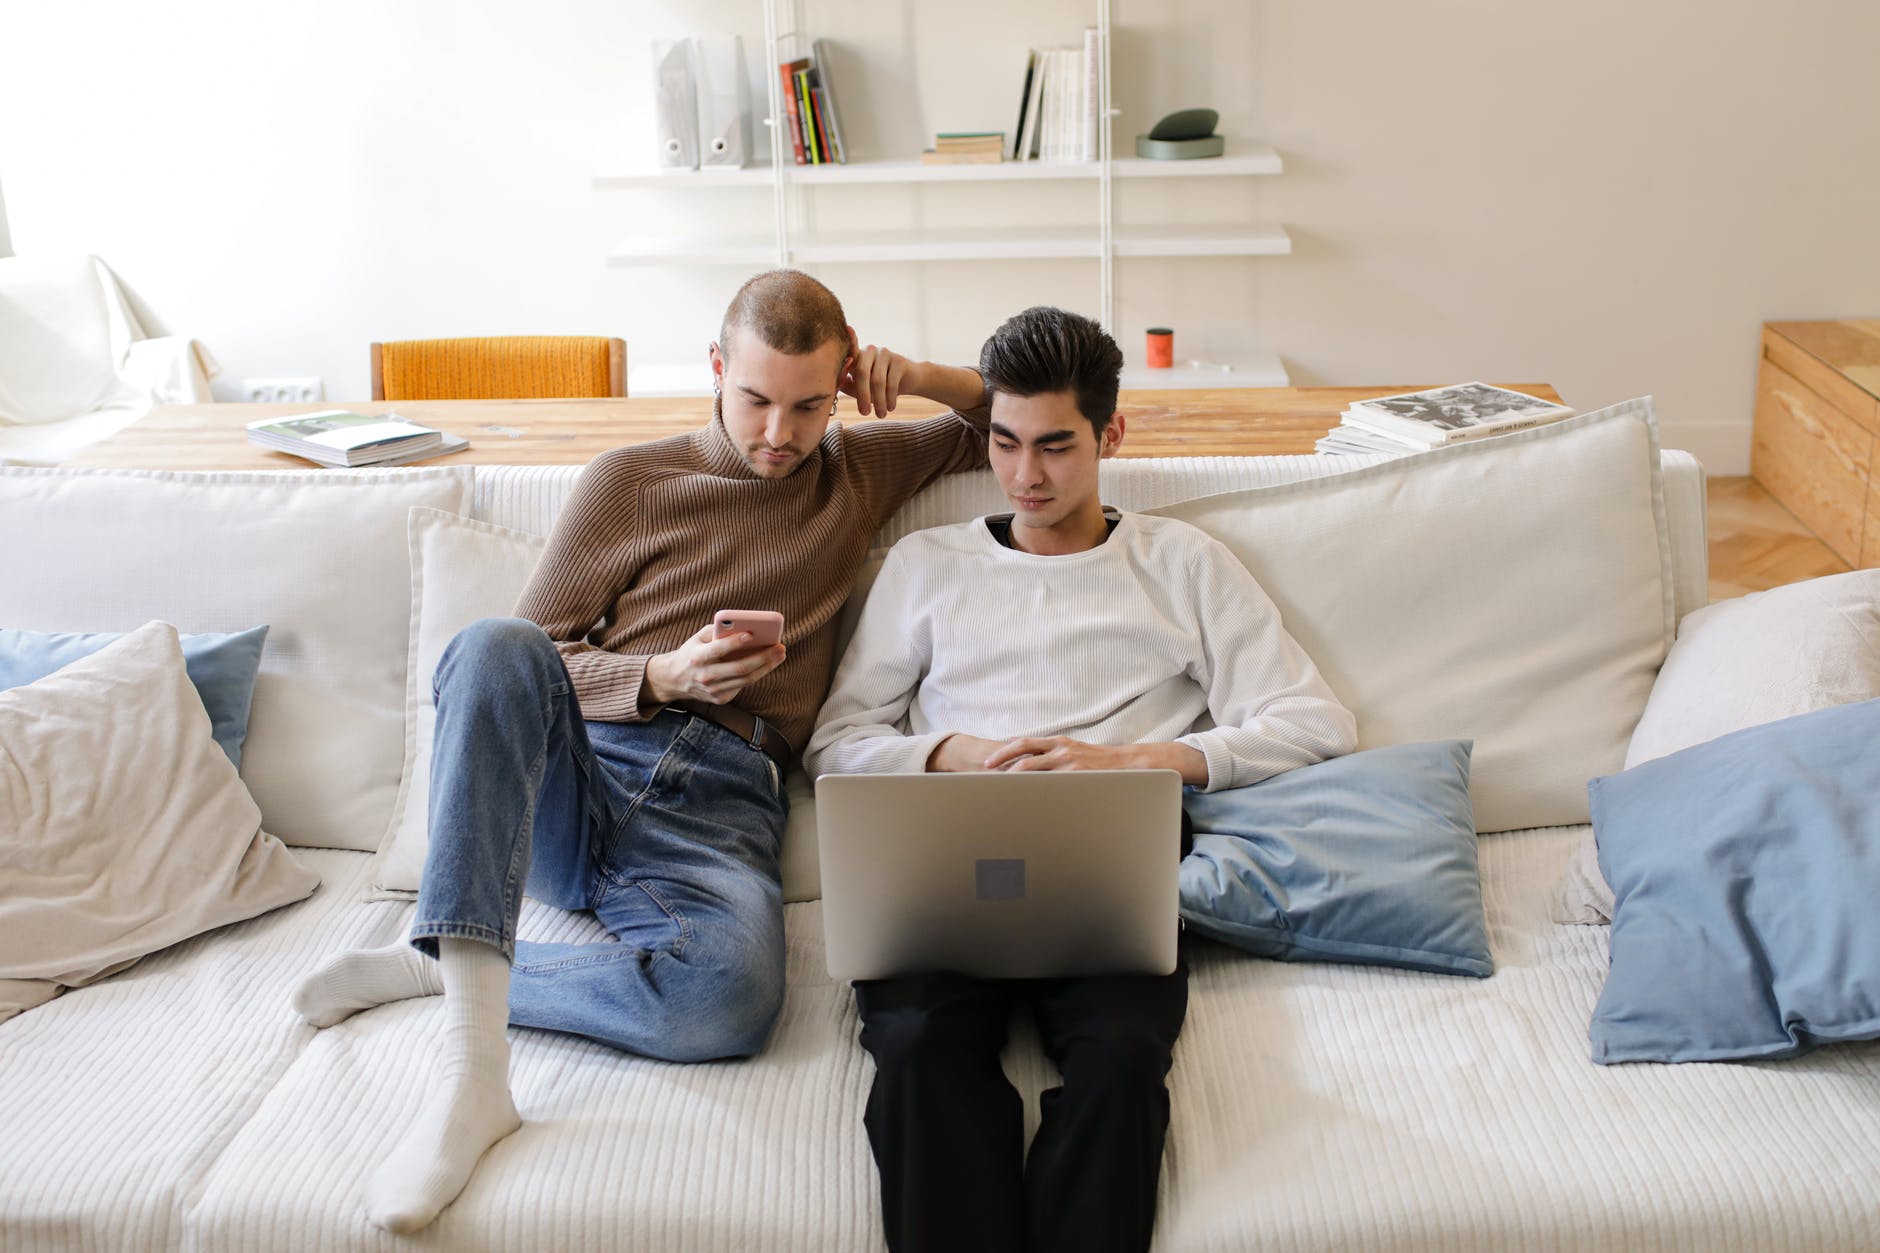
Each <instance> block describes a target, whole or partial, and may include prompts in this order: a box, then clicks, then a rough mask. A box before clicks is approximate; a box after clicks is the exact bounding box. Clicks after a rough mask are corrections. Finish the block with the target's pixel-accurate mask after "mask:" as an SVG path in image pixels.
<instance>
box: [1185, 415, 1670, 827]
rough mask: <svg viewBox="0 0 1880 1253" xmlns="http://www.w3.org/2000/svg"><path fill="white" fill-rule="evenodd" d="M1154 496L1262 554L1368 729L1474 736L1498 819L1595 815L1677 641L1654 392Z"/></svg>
mask: <svg viewBox="0 0 1880 1253" xmlns="http://www.w3.org/2000/svg"><path fill="white" fill-rule="evenodd" d="M1151 512H1154V513H1160V514H1164V515H1167V516H1170V517H1176V518H1181V519H1183V520H1185V521H1188V522H1192V523H1193V524H1195V525H1196V526H1199V527H1201V528H1202V529H1203V530H1205V531H1208V532H1209V533H1210V534H1212V535H1214V536H1215V538H1217V539H1219V540H1221V541H1222V542H1223V543H1225V544H1226V545H1227V546H1228V548H1230V549H1232V550H1233V552H1234V554H1235V555H1236V556H1237V557H1239V558H1240V560H1241V561H1242V562H1243V563H1244V564H1245V565H1246V566H1247V568H1248V569H1249V570H1250V571H1252V572H1253V576H1254V577H1255V578H1256V579H1258V580H1259V582H1260V586H1261V587H1262V588H1264V589H1265V591H1266V592H1267V594H1268V595H1269V596H1271V597H1272V598H1273V600H1274V603H1276V604H1277V605H1278V606H1279V608H1280V614H1281V616H1282V618H1283V619H1284V621H1285V623H1286V629H1287V630H1288V631H1290V632H1291V633H1292V635H1293V637H1294V638H1295V639H1297V640H1298V641H1299V643H1300V645H1301V646H1302V647H1304V649H1305V650H1306V652H1307V653H1308V654H1309V655H1310V656H1311V657H1312V659H1313V661H1315V662H1316V663H1317V664H1318V667H1319V671H1320V673H1322V674H1323V675H1324V676H1325V679H1326V682H1328V683H1329V684H1331V686H1332V690H1333V691H1335V692H1336V693H1338V696H1339V699H1341V700H1342V701H1343V702H1344V703H1345V705H1346V706H1347V707H1348V708H1349V709H1351V710H1352V712H1354V713H1355V714H1357V716H1358V739H1359V747H1361V748H1374V747H1378V746H1380V745H1385V744H1410V743H1418V742H1421V741H1427V740H1445V739H1465V740H1473V741H1474V742H1475V750H1474V755H1473V758H1472V763H1471V772H1470V791H1471V794H1472V795H1473V797H1474V801H1475V825H1476V829H1477V830H1479V831H1506V830H1513V829H1515V828H1520V827H1540V826H1554V825H1562V824H1571V823H1582V822H1585V821H1586V820H1587V802H1586V784H1587V781H1588V780H1589V779H1591V778H1593V777H1595V776H1597V775H1602V774H1610V773H1612V772H1613V771H1615V770H1617V769H1619V768H1620V767H1621V766H1622V765H1623V764H1624V761H1625V750H1626V743H1627V741H1628V740H1629V739H1630V738H1631V735H1632V728H1633V727H1634V726H1635V725H1636V724H1637V722H1638V719H1639V714H1640V712H1641V711H1643V709H1644V708H1645V701H1646V698H1647V696H1649V695H1650V693H1651V686H1652V679H1653V677H1654V676H1655V675H1656V674H1657V671H1658V666H1659V664H1660V663H1661V662H1663V660H1664V657H1665V650H1666V649H1667V648H1668V647H1669V646H1670V642H1671V636H1672V630H1673V623H1674V617H1673V601H1672V590H1671V575H1670V551H1669V545H1668V541H1667V539H1666V528H1665V522H1664V507H1663V498H1662V494H1661V487H1660V483H1659V472H1658V439H1657V428H1656V423H1655V421H1654V419H1653V417H1652V409H1651V403H1650V401H1649V400H1634V401H1627V402H1625V403H1624V404H1620V405H1614V406H1612V407H1610V408H1607V409H1602V410H1599V411H1597V412H1594V413H1588V414H1582V415H1581V416H1579V417H1576V418H1569V419H1567V420H1566V421H1564V422H1559V423H1555V424H1553V425H1551V426H1544V427H1537V428H1534V429H1531V430H1527V431H1519V432H1515V433H1513V434H1509V435H1502V436H1498V437H1495V438H1493V439H1486V440H1476V441H1471V442H1468V443H1463V444H1460V445H1456V446H1453V447H1449V448H1442V449H1437V450H1435V451H1433V452H1429V453H1423V454H1419V455H1417V456H1414V457H1405V458H1401V459H1398V460H1396V461H1393V462H1388V463H1385V464H1382V465H1374V466H1368V467H1365V468H1362V469H1358V470H1354V471H1352V472H1350V473H1348V474H1339V475H1334V476H1331V477H1328V478H1323V479H1316V480H1311V481H1307V482H1299V483H1291V484H1286V485H1284V486H1280V487H1272V488H1264V489H1257V490H1253V491H1244V492H1232V493H1227V494H1224V495H1220V496H1209V497H1203V498H1202V499H1199V500H1192V501H1187V502H1185V503H1183V504H1179V505H1173V506H1170V507H1167V508H1164V509H1158V510H1152V511H1151Z"/></svg>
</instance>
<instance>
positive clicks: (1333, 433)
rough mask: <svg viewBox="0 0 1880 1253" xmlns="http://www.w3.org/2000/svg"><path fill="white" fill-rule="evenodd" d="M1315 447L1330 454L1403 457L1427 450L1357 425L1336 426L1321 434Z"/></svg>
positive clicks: (1418, 445)
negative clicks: (1380, 454)
mask: <svg viewBox="0 0 1880 1253" xmlns="http://www.w3.org/2000/svg"><path fill="white" fill-rule="evenodd" d="M1313 448H1314V449H1315V450H1317V451H1318V452H1321V453H1324V454H1327V455H1329V456H1346V455H1357V456H1366V457H1369V456H1375V455H1376V454H1378V453H1389V454H1390V455H1392V456H1396V457H1403V456H1408V455H1409V454H1410V453H1413V452H1427V451H1428V449H1426V448H1424V447H1423V446H1422V445H1421V444H1408V443H1405V442H1404V441H1402V440H1398V439H1391V438H1390V437H1389V436H1387V435H1378V434H1375V433H1374V432H1371V431H1366V430H1364V429H1362V428H1360V427H1355V426H1335V427H1333V428H1332V429H1331V430H1329V431H1327V432H1326V433H1325V434H1324V435H1323V436H1321V437H1320V438H1319V440H1318V442H1317V443H1315V444H1314V445H1313Z"/></svg>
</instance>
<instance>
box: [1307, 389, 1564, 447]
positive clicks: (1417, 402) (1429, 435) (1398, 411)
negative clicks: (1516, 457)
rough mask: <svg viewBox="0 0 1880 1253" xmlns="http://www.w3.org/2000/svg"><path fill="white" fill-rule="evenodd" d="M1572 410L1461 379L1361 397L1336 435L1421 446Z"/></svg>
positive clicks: (1372, 443) (1481, 435)
mask: <svg viewBox="0 0 1880 1253" xmlns="http://www.w3.org/2000/svg"><path fill="white" fill-rule="evenodd" d="M1573 413H1574V411H1573V409H1571V408H1569V407H1568V406H1566V405H1557V404H1555V403H1554V402H1552V401H1550V400H1540V399H1538V398H1536V397H1533V396H1529V395H1526V394H1524V393H1522V392H1517V391H1510V390H1509V389H1507V388H1505V387H1495V386H1492V385H1490V384H1488V383H1458V384H1455V385H1454V386H1450V387H1437V388H1431V389H1430V390H1428V391H1421V392H1406V393H1405V394H1403V395H1401V396H1380V397H1377V398H1376V399H1374V400H1361V401H1358V402H1357V403H1355V404H1353V405H1351V406H1350V407H1349V408H1347V409H1346V410H1345V412H1344V415H1343V416H1342V418H1341V419H1340V422H1339V425H1338V427H1337V428H1335V430H1334V431H1333V432H1332V435H1334V436H1335V437H1337V438H1338V439H1341V440H1344V441H1345V442H1347V443H1357V444H1361V445H1364V446H1366V447H1370V448H1374V449H1376V450H1377V451H1395V450H1396V449H1395V448H1394V447H1391V445H1392V444H1395V445H1396V446H1397V447H1403V448H1408V449H1411V450H1412V451H1416V450H1419V449H1427V448H1440V447H1442V446H1444V445H1445V444H1455V443H1461V442H1463V441H1465V440H1473V439H1485V438H1487V437H1488V436H1491V435H1500V434H1503V433H1504V432H1508V431H1518V430H1521V429H1523V428H1525V427H1530V426H1541V425H1544V424H1545V423H1548V422H1558V421H1560V419H1562V418H1569V417H1572V416H1573ZM1380 443H1382V444H1383V445H1384V446H1383V447H1379V445H1380Z"/></svg>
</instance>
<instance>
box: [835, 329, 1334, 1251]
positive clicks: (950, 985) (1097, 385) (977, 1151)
mask: <svg viewBox="0 0 1880 1253" xmlns="http://www.w3.org/2000/svg"><path fill="white" fill-rule="evenodd" d="M1121 369H1122V353H1121V352H1120V351H1119V350H1118V348H1117V346H1116V342H1115V341H1114V340H1113V339H1111V337H1110V336H1109V335H1108V334H1107V333H1106V332H1105V331H1104V330H1103V329H1102V328H1101V327H1100V326H1098V325H1097V324H1096V323H1094V322H1092V321H1090V320H1089V319H1088V318H1084V317H1081V316H1079V315H1077V314H1074V313H1068V312H1065V311H1063V310H1060V309H1050V308H1035V309H1028V310H1026V311H1025V312H1024V313H1021V314H1019V315H1017V316H1016V317H1013V318H1011V319H1010V320H1008V321H1007V322H1006V323H1005V324H1004V325H1002V326H1001V327H999V329H998V330H997V331H995V332H994V333H993V335H992V338H991V339H989V340H987V341H986V345H985V348H984V350H983V351H982V353H981V356H980V372H981V374H982V375H983V376H984V377H985V380H986V384H987V386H988V388H989V389H990V391H991V394H992V426H991V447H990V454H991V462H992V469H993V471H994V473H995V474H996V475H997V476H998V479H999V484H1000V486H1001V487H1002V488H1003V489H1004V491H1005V494H1006V497H1007V499H1008V500H1009V501H1010V502H1011V505H1012V513H1010V514H1009V515H997V516H993V517H987V518H980V519H977V520H975V521H973V522H970V523H966V524H964V525H960V526H948V527H937V528H935V529H932V530H928V531H921V532H918V533H916V534H914V535H910V536H908V537H907V538H906V539H904V540H902V541H901V542H900V543H899V544H897V545H895V547H894V550H893V551H892V552H890V553H889V554H888V558H887V561H886V562H885V564H884V565H883V566H882V570H881V574H880V576H879V578H878V579H877V581H876V583H875V586H874V589H873V591H872V592H871V594H870V596H869V599H868V603H867V605H866V607H865V608H864V610H863V612H862V616H861V619H860V621H859V623H858V624H857V627H856V632H855V637H854V639H853V641H852V642H851V643H850V645H849V650H848V653H847V655H846V656H845V657H844V658H843V660H842V663H841V666H840V668H839V669H838V670H837V672H836V678H835V685H834V687H833V689H832V690H831V692H830V695H829V698H828V700H827V701H826V702H825V703H824V705H823V708H822V712H821V714H820V715H819V716H818V718H817V730H816V733H815V735H814V736H813V737H812V739H811V741H810V744H809V748H808V750H807V751H806V753H805V755H804V759H805V764H806V766H807V768H808V770H809V772H810V774H811V775H812V776H814V775H816V774H820V773H825V772H826V773H835V774H847V773H885V772H897V771H898V772H918V771H923V770H925V771H940V770H1117V769H1132V768H1146V767H1163V768H1168V769H1173V770H1177V771H1179V772H1180V773H1181V776H1182V778H1183V780H1184V782H1185V783H1187V784H1188V785H1189V786H1191V787H1193V788H1196V789H1200V790H1205V791H1217V790H1219V789H1221V788H1229V787H1241V786H1245V785H1248V784H1252V783H1257V782H1259V781H1260V780H1262V779H1265V778H1268V777H1270V776H1272V775H1275V774H1278V773H1280V772H1281V771H1284V770H1290V769H1292V768H1293V767H1295V766H1303V765H1307V764H1309V763H1311V762H1315V761H1319V760H1322V759H1324V758H1326V757H1334V756H1338V755H1340V754H1342V753H1347V752H1350V751H1352V749H1353V748H1355V747H1356V744H1357V730H1356V723H1355V720H1354V719H1353V717H1352V715H1351V713H1350V712H1349V711H1348V710H1346V709H1345V708H1344V707H1343V706H1342V705H1340V704H1339V703H1338V699H1337V697H1335V696H1334V695H1333V694H1332V692H1331V690H1330V689H1329V688H1328V687H1327V686H1326V684H1325V682H1324V680H1323V679H1322V678H1321V677H1320V676H1319V673H1318V670H1317V668H1316V667H1314V666H1313V664H1312V661H1311V659H1310V658H1309V657H1307V656H1306V654H1305V652H1304V651H1303V650H1302V649H1301V648H1300V647H1299V645H1298V644H1297V643H1295V642H1294V640H1293V639H1292V637H1291V636H1290V635H1288V634H1287V633H1286V630H1285V628H1284V627H1283V626H1282V625H1281V623H1280V617H1279V612H1278V610H1277V609H1276V608H1275V607H1274V605H1273V602H1272V601H1271V600H1270V599H1269V598H1268V597H1267V596H1266V594H1265V593H1264V592H1262V591H1261V590H1260V587H1259V585H1258V584H1257V583H1255V582H1254V580H1253V577H1252V576H1251V575H1249V574H1248V573H1247V571H1246V568H1245V567H1243V566H1242V565H1241V564H1240V563H1239V562H1238V561H1237V560H1236V559H1235V558H1234V556H1233V555H1232V554H1231V553H1229V552H1228V550H1227V549H1226V548H1224V547H1223V546H1222V545H1221V544H1219V543H1218V542H1216V541H1215V540H1214V539H1212V538H1211V537H1209V536H1208V535H1206V534H1205V533H1203V532H1202V531H1200V530H1197V529H1196V528H1194V527H1191V526H1189V525H1188V524H1186V523H1183V522H1178V521H1175V520H1173V519H1166V518H1152V517H1145V516H1141V515H1136V514H1122V513H1117V512H1116V511H1114V510H1108V509H1105V508H1104V507H1103V504H1102V502H1101V500H1100V499H1099V498H1098V491H1097V488H1098V473H1097V470H1098V465H1099V463H1100V462H1101V461H1102V460H1103V459H1104V458H1106V457H1111V456H1114V455H1115V454H1116V451H1117V449H1118V448H1119V447H1121V445H1122V442H1123V429H1124V419H1123V415H1122V414H1120V413H1118V412H1116V396H1117V387H1118V379H1119V375H1120V372H1121ZM1187 978H1188V976H1187V968H1186V965H1185V964H1183V965H1181V966H1179V967H1178V968H1177V970H1176V972H1175V973H1174V974H1172V975H1167V976H1159V977H1158V976H1144V975H1116V976H1099V977H1089V978H1074V979H1038V980H982V979H973V978H968V977H966V976H963V975H959V974H955V973H949V972H937V973H934V974H929V975H917V976H913V977H908V978H898V979H885V980H874V981H867V982H860V983H857V984H856V986H855V995H856V1002H857V1006H858V1008H859V1010H860V1013H861V1018H862V1033H861V1041H862V1046H863V1047H864V1048H865V1049H867V1050H868V1052H869V1053H870V1054H871V1055H872V1056H873V1058H874V1060H875V1068H876V1069H875V1082H874V1087H873V1089H872V1090H871V1092H870V1094H869V1100H868V1108H867V1114H866V1119H865V1121H866V1124H867V1128H868V1137H869V1143H870V1145H871V1146H872V1148H873V1150H874V1154H875V1162H876V1165H877V1167H878V1168H879V1170H880V1174H881V1200H882V1210H883V1216H884V1220H885V1223H886V1227H887V1236H888V1243H889V1245H890V1246H891V1247H892V1248H893V1249H895V1250H897V1251H898V1253H907V1251H909V1250H916V1249H972V1250H974V1253H995V1251H998V1250H1007V1249H1011V1250H1018V1249H1031V1250H1040V1249H1077V1250H1096V1249H1146V1248H1147V1247H1148V1245H1149V1236H1150V1232H1151V1230H1152V1228H1153V1227H1154V1223H1155V1197H1156V1184H1157V1179H1158V1177H1159V1175H1160V1172H1161V1162H1162V1146H1163V1142H1164V1140H1165V1138H1166V1135H1167V1130H1168V1089H1167V1087H1166V1086H1165V1079H1166V1077H1167V1075H1168V1070H1169V1066H1170V1064H1171V1060H1172V1051H1173V1048H1174V1044H1175V1039H1176V1037H1177V1035H1179V1034H1180V1032H1181V1026H1182V1020H1183V1018H1184V1016H1185V1015H1186V1012H1187V1002H1188V985H1187ZM1020 1003H1023V1004H1029V1005H1030V1006H1031V1007H1032V1009H1033V1011H1034V1013H1035V1014H1036V1017H1037V1021H1038V1030H1039V1035H1040V1038H1041V1039H1042V1041H1043V1044H1044V1047H1045V1050H1046V1052H1047V1053H1048V1054H1049V1055H1050V1057H1051V1059H1052V1060H1053V1061H1054V1062H1055V1063H1056V1064H1057V1067H1058V1070H1059V1072H1060V1074H1061V1075H1062V1076H1063V1086H1061V1087H1059V1088H1056V1089H1053V1090H1052V1091H1049V1092H1046V1093H1045V1094H1044V1098H1043V1120H1042V1122H1041V1124H1040V1126H1039V1128H1038V1133H1037V1137H1036V1139H1035V1140H1034V1142H1033V1144H1032V1148H1031V1154H1030V1157H1029V1158H1026V1157H1025V1155H1024V1150H1023V1125H1022V1105H1021V1102H1020V1100H1019V1097H1018V1094H1017V1093H1016V1092H1015V1091H1014V1090H1013V1089H1012V1086H1011V1084H1010V1083H1008V1082H1007V1081H1006V1078H1005V1075H1004V1073H1003V1071H1002V1070H1001V1068H1000V1065H999V1052H1000V1049H1001V1047H1002V1046H1003V1044H1004V1042H1005V1035H1006V1025H1007V1020H1008V1018H1009V1015H1010V1012H1011V1009H1012V1007H1013V1006H1014V1005H1015V1004H1020Z"/></svg>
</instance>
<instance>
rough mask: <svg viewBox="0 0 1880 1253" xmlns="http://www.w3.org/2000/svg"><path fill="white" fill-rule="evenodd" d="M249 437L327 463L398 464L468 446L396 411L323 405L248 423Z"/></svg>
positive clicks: (282, 450) (358, 464)
mask: <svg viewBox="0 0 1880 1253" xmlns="http://www.w3.org/2000/svg"><path fill="white" fill-rule="evenodd" d="M247 429H248V441H249V442H250V443H253V444H259V445H261V446H262V447H264V448H273V449H277V450H279V451H281V452H285V453H291V454H292V455H294V456H296V457H305V458H306V459H307V460H309V461H317V462H319V463H320V464H321V465H328V466H365V465H402V464H404V463H406V462H409V461H418V460H422V459H424V458H426V457H437V456H442V455H443V454H445V453H450V452H456V451H457V450H458V449H460V448H467V447H469V443H468V441H466V440H462V439H458V438H457V437H455V436H447V435H445V434H444V433H443V432H442V431H439V430H436V429H434V428H432V427H428V426H422V425H420V424H418V423H416V422H412V421H410V420H408V419H406V418H401V417H399V416H398V415H397V414H395V413H386V414H365V413H352V412H349V411H347V410H345V409H324V410H321V411H320V412H318V413H303V414H297V415H294V416H292V417H285V418H260V419H258V420H256V421H254V422H250V423H248V427H247Z"/></svg>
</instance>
